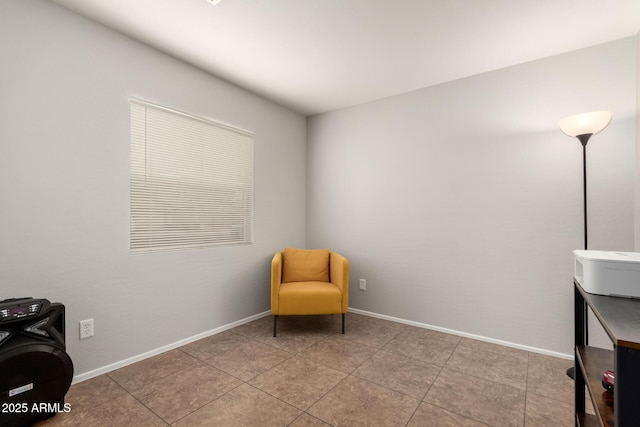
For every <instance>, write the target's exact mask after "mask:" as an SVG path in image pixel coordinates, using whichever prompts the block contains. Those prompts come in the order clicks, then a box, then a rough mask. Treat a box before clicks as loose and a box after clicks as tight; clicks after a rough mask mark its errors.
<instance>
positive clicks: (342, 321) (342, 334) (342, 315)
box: [342, 313, 344, 335]
mask: <svg viewBox="0 0 640 427" xmlns="http://www.w3.org/2000/svg"><path fill="white" fill-rule="evenodd" d="M342 335H344V313H342Z"/></svg>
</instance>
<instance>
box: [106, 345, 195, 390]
mask: <svg viewBox="0 0 640 427" xmlns="http://www.w3.org/2000/svg"><path fill="white" fill-rule="evenodd" d="M195 361H196V359H195V358H193V357H192V356H189V355H188V354H186V353H184V352H182V351H180V350H178V349H175V350H170V351H167V352H166V353H162V354H159V355H157V356H154V357H151V358H149V359H145V360H142V361H140V362H136V363H133V364H131V365H129V366H125V367H124V368H120V369H116V370H115V371H112V372H109V373H108V374H107V375H108V376H109V377H110V378H111V379H112V380H114V381H115V382H117V383H118V384H120V385H121V386H122V387H123V388H124V389H125V390H128V391H135V390H139V389H141V388H143V387H145V386H146V385H147V384H150V383H152V382H154V381H157V380H159V379H160V378H164V377H166V376H167V375H171V374H173V373H174V372H178V371H180V370H183V369H187V368H189V367H190V366H192V365H193V364H194V363H195Z"/></svg>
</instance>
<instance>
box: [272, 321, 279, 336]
mask: <svg viewBox="0 0 640 427" xmlns="http://www.w3.org/2000/svg"><path fill="white" fill-rule="evenodd" d="M277 325H278V316H273V337H274V338H275V337H276V327H277Z"/></svg>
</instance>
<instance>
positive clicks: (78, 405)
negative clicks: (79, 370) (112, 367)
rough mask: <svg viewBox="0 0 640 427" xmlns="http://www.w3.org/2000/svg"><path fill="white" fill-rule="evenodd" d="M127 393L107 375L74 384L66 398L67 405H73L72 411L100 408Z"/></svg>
mask: <svg viewBox="0 0 640 427" xmlns="http://www.w3.org/2000/svg"><path fill="white" fill-rule="evenodd" d="M125 394H127V392H126V391H125V389H123V388H122V387H120V386H119V385H118V384H117V383H116V382H115V381H113V380H112V379H111V378H109V377H108V376H107V375H100V376H98V377H95V378H91V379H89V380H87V381H83V382H81V383H78V384H73V385H72V386H71V388H70V389H69V391H68V392H67V395H66V397H65V403H69V404H70V405H71V408H72V411H76V410H82V409H86V408H92V407H94V406H98V405H100V404H102V403H104V402H108V401H109V400H112V399H115V398H118V397H122V396H124V395H125Z"/></svg>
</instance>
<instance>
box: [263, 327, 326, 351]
mask: <svg viewBox="0 0 640 427" xmlns="http://www.w3.org/2000/svg"><path fill="white" fill-rule="evenodd" d="M329 336H330V334H327V333H326V332H321V331H314V330H309V329H288V330H286V331H282V332H281V333H280V332H279V333H278V336H277V337H275V338H274V337H273V336H271V335H270V336H268V337H266V338H256V341H259V342H261V343H263V344H268V345H270V346H273V347H275V348H277V349H280V350H283V351H286V352H288V353H294V354H295V353H299V352H301V351H303V350H305V349H307V348H309V347H311V346H312V345H314V344H315V343H317V342H318V341H321V340H323V339H325V338H327V337H329Z"/></svg>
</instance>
